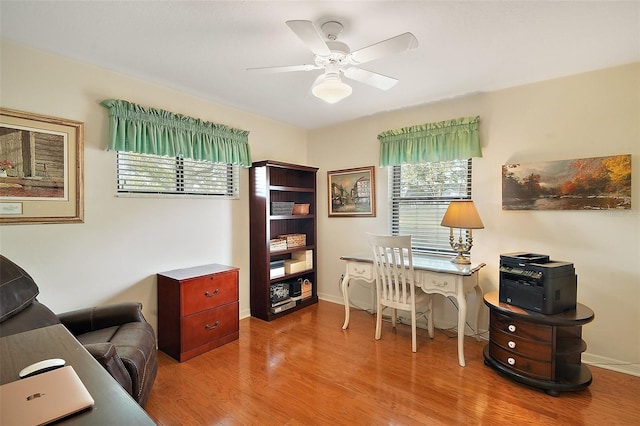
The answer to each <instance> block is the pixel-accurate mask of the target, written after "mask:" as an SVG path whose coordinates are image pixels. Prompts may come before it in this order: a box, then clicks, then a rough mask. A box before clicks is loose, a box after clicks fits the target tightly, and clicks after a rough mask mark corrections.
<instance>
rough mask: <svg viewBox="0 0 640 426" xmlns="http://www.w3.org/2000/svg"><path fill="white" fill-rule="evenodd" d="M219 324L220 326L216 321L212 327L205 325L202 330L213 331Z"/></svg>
mask: <svg viewBox="0 0 640 426" xmlns="http://www.w3.org/2000/svg"><path fill="white" fill-rule="evenodd" d="M219 324H220V321H216V322H215V323H214V324H213V325H209V324H206V325H205V326H204V328H206V329H207V330H214V329H216V328H218V325H219Z"/></svg>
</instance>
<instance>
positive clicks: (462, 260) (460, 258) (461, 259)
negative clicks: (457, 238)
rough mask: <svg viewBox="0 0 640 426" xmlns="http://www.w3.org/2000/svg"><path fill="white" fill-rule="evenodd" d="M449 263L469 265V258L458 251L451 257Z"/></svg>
mask: <svg viewBox="0 0 640 426" xmlns="http://www.w3.org/2000/svg"><path fill="white" fill-rule="evenodd" d="M451 263H457V264H458V265H470V264H471V260H469V258H467V257H464V256H463V254H462V252H460V253H458V255H457V256H456V257H454V258H453V259H451Z"/></svg>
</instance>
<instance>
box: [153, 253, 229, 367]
mask: <svg viewBox="0 0 640 426" xmlns="http://www.w3.org/2000/svg"><path fill="white" fill-rule="evenodd" d="M238 273H239V269H238V268H235V267H233V266H225V265H218V264H211V265H203V266H196V267H193V268H186V269H176V270H173V271H168V272H162V273H159V274H158V348H159V349H160V350H161V351H163V352H165V353H166V354H168V355H170V356H172V357H173V358H175V359H177V360H178V361H180V362H182V361H186V360H188V359H191V358H193V357H194V356H196V355H200V354H202V353H204V352H207V351H210V350H211V349H213V348H217V347H218V346H222V345H224V344H227V343H229V342H231V341H233V340H236V339H237V338H238V336H239V335H240V329H239V325H240V323H239V302H238Z"/></svg>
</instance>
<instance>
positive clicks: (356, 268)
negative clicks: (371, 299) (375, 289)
mask: <svg viewBox="0 0 640 426" xmlns="http://www.w3.org/2000/svg"><path fill="white" fill-rule="evenodd" d="M347 272H348V274H349V278H354V279H362V280H369V281H372V280H374V279H375V277H374V276H373V263H365V262H349V263H347Z"/></svg>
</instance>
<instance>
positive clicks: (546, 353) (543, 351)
mask: <svg viewBox="0 0 640 426" xmlns="http://www.w3.org/2000/svg"><path fill="white" fill-rule="evenodd" d="M489 333H490V336H489V339H490V340H491V341H492V342H493V343H495V344H497V345H498V346H500V347H502V348H504V349H506V350H508V351H510V352H513V353H516V354H519V355H524V356H527V357H529V358H532V359H537V360H540V361H550V360H551V358H552V357H551V354H552V352H553V351H552V346H551V343H547V342H539V341H535V340H530V339H523V338H521V337H519V336H518V335H514V334H513V333H505V332H504V331H501V330H497V329H495V328H494V327H493V326H492V327H491V329H490V331H489Z"/></svg>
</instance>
